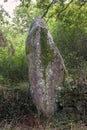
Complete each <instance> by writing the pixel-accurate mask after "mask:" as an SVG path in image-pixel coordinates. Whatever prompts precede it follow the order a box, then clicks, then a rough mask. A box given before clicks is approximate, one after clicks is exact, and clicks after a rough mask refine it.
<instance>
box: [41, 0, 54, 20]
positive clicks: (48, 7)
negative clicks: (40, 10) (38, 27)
mask: <svg viewBox="0 0 87 130" xmlns="http://www.w3.org/2000/svg"><path fill="white" fill-rule="evenodd" d="M53 2H54V0H52V2H51V3H50V4H49V5H48V6H47V9H46V11H45V12H44V14H43V15H42V17H41V18H43V17H45V16H46V14H47V13H48V11H49V9H50V7H51V6H52V4H53Z"/></svg>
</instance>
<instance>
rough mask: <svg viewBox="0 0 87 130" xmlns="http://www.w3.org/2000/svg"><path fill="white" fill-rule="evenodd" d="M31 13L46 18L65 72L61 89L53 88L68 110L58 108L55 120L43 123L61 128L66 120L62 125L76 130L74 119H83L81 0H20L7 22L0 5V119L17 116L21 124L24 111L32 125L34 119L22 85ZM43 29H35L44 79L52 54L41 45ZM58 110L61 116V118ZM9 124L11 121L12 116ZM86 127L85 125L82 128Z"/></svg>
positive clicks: (85, 57) (86, 38) (84, 15)
mask: <svg viewBox="0 0 87 130" xmlns="http://www.w3.org/2000/svg"><path fill="white" fill-rule="evenodd" d="M7 1H8V0H7ZM36 16H41V17H43V19H44V20H45V21H46V23H47V25H48V27H49V29H50V31H51V33H52V36H53V39H54V42H55V44H56V45H57V47H58V49H59V51H60V53H61V55H62V56H63V59H64V62H65V66H66V68H67V70H68V73H69V76H68V77H66V79H65V82H64V84H63V85H61V87H62V89H61V91H60V90H59V89H58V93H60V97H58V100H59V101H62V102H64V103H65V104H64V105H67V103H68V104H70V105H71V106H72V110H70V109H68V108H67V107H66V108H64V109H63V110H62V111H58V112H57V113H56V114H55V117H56V119H55V121H52V122H51V124H52V126H51V124H50V123H48V124H49V125H50V127H49V125H48V124H45V126H46V127H47V130H48V129H49V130H50V129H51V127H52V128H53V127H55V128H56V127H58V128H60V129H59V130H61V127H62V128H63V129H64V126H65V125H64V124H63V123H64V122H65V121H67V122H68V123H66V122H65V124H68V126H66V127H67V128H65V129H67V130H68V129H72V130H74V129H76V130H77V129H78V124H80V123H79V122H78V123H77V125H76V124H75V123H76V121H82V122H81V124H82V125H83V124H84V123H85V124H86V121H87V112H86V111H87V104H86V102H87V99H86V98H87V92H86V91H87V89H86V88H87V2H86V1H85V0H69V1H67V0H58V1H54V0H52V1H50V0H45V1H42V0H37V1H36V3H34V2H33V1H32V0H25V1H24V0H20V5H19V6H17V7H16V9H15V11H14V18H13V19H12V22H9V20H8V18H9V14H8V13H7V12H6V11H5V10H4V9H3V7H1V6H0V23H1V26H0V121H1V122H3V120H5V121H7V122H6V123H4V125H5V124H7V125H8V124H9V122H10V123H11V121H12V120H16V118H17V121H18V122H22V123H23V120H22V118H23V117H24V116H25V115H26V116H27V115H31V116H32V115H33V119H32V122H33V124H34V123H35V121H37V120H36V118H35V115H36V114H37V111H36V108H35V106H34V104H33V101H32V98H31V96H30V92H29V91H28V90H29V85H27V84H28V68H27V63H26V53H27V54H28V53H29V52H30V50H31V49H32V46H31V48H28V49H27V50H25V40H26V37H27V34H28V30H29V26H30V24H31V21H32V19H33V18H34V17H36ZM44 32H45V31H44V30H41V32H40V33H41V39H40V41H41V49H42V54H41V58H42V61H44V62H42V66H43V68H44V73H43V78H44V79H46V74H45V69H46V67H47V65H48V62H49V61H50V62H51V61H52V60H53V58H54V55H53V53H52V50H51V49H50V47H49V45H47V44H46V37H47V34H46V33H44ZM44 52H47V53H44ZM49 54H50V55H49ZM9 86H10V87H9ZM27 86H28V87H27ZM73 88H75V89H73ZM62 95H63V96H62ZM79 101H81V103H84V104H85V107H84V105H83V107H82V108H81V109H82V113H81V112H80V111H78V109H79V108H78V107H77V106H79ZM77 104H78V105H77ZM44 105H45V103H44ZM69 111H70V112H69ZM67 113H69V115H67ZM62 115H65V116H64V118H63V117H62ZM21 116H22V117H21ZM20 117H21V120H20V119H19V118H20ZM31 118H32V117H30V119H31ZM43 118H44V117H43ZM67 118H68V119H67ZM59 119H60V120H61V121H62V122H63V123H62V124H63V125H60V124H61V121H60V123H58V122H59ZM75 119H77V120H75ZM19 120H20V121H19ZM26 120H27V119H26ZM28 120H29V119H28ZM38 120H39V121H40V119H38ZM41 121H42V120H41ZM26 122H27V121H26ZM37 122H38V121H37ZM42 122H43V121H42ZM42 122H41V124H42ZM29 123H30V122H29ZM2 124H3V123H2ZM12 124H15V123H14V121H13V123H12ZM30 124H31V123H30ZM30 124H28V125H30ZM36 124H38V123H36ZM43 124H44V123H43ZM55 124H56V125H55ZM75 125H76V126H75ZM32 126H33V125H32ZM40 126H41V125H40ZM40 126H39V127H40ZM43 126H44V125H43ZM79 126H80V125H79ZM11 127H13V126H12V125H11ZM11 127H9V128H8V129H11ZM14 129H15V128H14ZM20 129H21V128H20ZM40 129H42V127H41V128H40ZM79 129H80V128H79ZM85 129H87V128H85V127H84V130H85Z"/></svg>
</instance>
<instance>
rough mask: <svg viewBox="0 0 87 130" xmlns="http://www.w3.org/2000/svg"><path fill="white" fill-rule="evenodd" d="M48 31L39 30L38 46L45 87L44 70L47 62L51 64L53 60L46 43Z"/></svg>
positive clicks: (51, 51)
mask: <svg viewBox="0 0 87 130" xmlns="http://www.w3.org/2000/svg"><path fill="white" fill-rule="evenodd" d="M47 35H48V30H47V29H46V28H41V30H40V45H41V62H42V67H43V69H44V70H43V79H44V81H45V85H46V68H47V65H48V63H49V62H52V61H53V59H54V58H55V55H54V53H53V50H52V49H51V47H50V45H48V43H47Z"/></svg>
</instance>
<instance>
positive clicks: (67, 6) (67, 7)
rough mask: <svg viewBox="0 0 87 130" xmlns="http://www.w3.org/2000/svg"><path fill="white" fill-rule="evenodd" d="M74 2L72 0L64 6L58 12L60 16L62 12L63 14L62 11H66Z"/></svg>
mask: <svg viewBox="0 0 87 130" xmlns="http://www.w3.org/2000/svg"><path fill="white" fill-rule="evenodd" d="M72 2H73V0H71V1H70V2H69V3H68V4H67V6H66V7H64V8H63V9H62V10H61V11H60V12H59V13H58V15H57V16H60V14H61V13H62V12H64V11H65V10H66V9H67V8H68V7H69V5H70V4H71V3H72Z"/></svg>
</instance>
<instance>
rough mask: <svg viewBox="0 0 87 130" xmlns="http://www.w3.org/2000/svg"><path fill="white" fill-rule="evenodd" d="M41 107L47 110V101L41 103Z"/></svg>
mask: <svg viewBox="0 0 87 130" xmlns="http://www.w3.org/2000/svg"><path fill="white" fill-rule="evenodd" d="M43 107H44V109H46V108H47V101H46V100H44V101H43Z"/></svg>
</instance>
